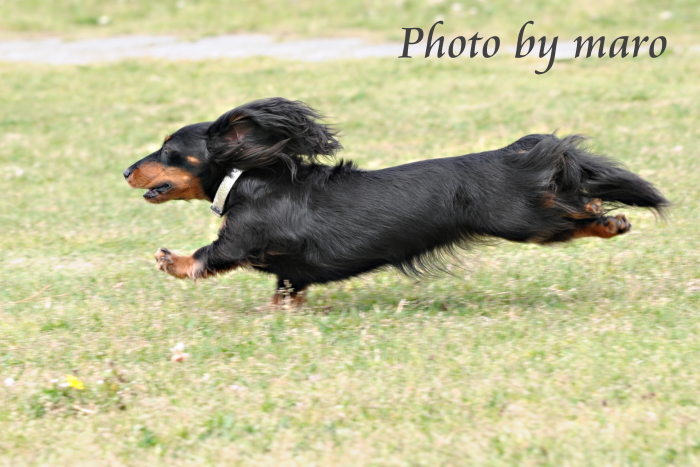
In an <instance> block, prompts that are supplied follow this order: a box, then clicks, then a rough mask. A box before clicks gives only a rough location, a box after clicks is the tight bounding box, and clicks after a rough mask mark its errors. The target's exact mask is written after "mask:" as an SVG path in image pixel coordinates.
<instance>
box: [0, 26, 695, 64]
mask: <svg viewBox="0 0 700 467" xmlns="http://www.w3.org/2000/svg"><path fill="white" fill-rule="evenodd" d="M691 49H692V50H695V49H698V51H700V46H697V47H691ZM434 50H435V52H436V51H437V50H436V49H434ZM538 51H539V44H538V45H537V47H535V49H534V50H533V52H532V53H531V54H530V55H531V56H533V57H534V56H535V55H536V54H537V52H538ZM402 52H403V44H402V43H398V42H395V43H385V44H369V43H367V42H365V41H363V40H362V39H354V38H341V39H308V40H297V41H289V42H279V41H276V40H275V39H274V38H273V37H272V36H267V35H264V34H239V35H229V36H217V37H207V38H204V39H200V40H197V41H191V42H188V41H183V40H182V39H179V38H177V37H174V36H122V37H108V38H101V39H88V40H82V41H72V42H69V41H63V40H61V39H45V40H34V41H9V42H0V61H17V62H38V63H50V64H54V65H69V64H87V63H95V62H106V61H116V60H122V59H131V58H141V57H149V58H157V59H167V60H205V59H216V58H244V57H274V58H282V59H289V60H303V61H310V62H315V61H321V60H334V59H361V58H367V57H388V58H397V57H398V56H399V55H401V54H402ZM435 52H434V53H435ZM514 52H515V47H513V46H504V47H501V50H500V51H499V52H498V55H500V56H504V55H505V56H510V57H513V56H514ZM644 52H646V49H644ZM424 53H425V41H423V42H422V43H421V44H417V45H413V46H411V49H410V54H411V55H412V56H413V57H414V58H420V57H422V56H423V54H424ZM575 54H576V47H575V44H574V43H573V42H567V41H560V42H559V43H558V44H557V50H556V57H555V58H556V60H570V59H573V58H575ZM461 58H462V59H465V58H466V59H468V55H463V56H462V57H461ZM548 59H549V58H548V57H545V58H542V59H539V60H544V61H548ZM442 60H452V59H449V58H447V57H446V56H445V57H443V58H442Z"/></svg>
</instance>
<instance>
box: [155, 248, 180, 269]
mask: <svg viewBox="0 0 700 467" xmlns="http://www.w3.org/2000/svg"><path fill="white" fill-rule="evenodd" d="M173 256H175V255H174V254H173V252H172V251H170V250H168V249H167V248H158V251H156V254H155V258H156V269H160V270H161V271H165V272H167V273H168V274H172V273H171V272H170V271H171V270H172V267H173V264H175V262H174V261H173Z"/></svg>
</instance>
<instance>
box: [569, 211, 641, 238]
mask: <svg viewBox="0 0 700 467" xmlns="http://www.w3.org/2000/svg"><path fill="white" fill-rule="evenodd" d="M631 228H632V224H630V223H629V221H628V220H627V217H626V216H625V215H624V214H618V215H616V216H615V217H613V216H601V217H599V218H597V219H595V220H593V221H592V222H586V223H585V224H583V225H581V226H580V227H579V228H577V229H576V230H575V231H574V232H573V235H572V236H571V238H583V237H600V238H611V237H615V236H617V235H622V234H624V233H627V232H629V231H630V229H631Z"/></svg>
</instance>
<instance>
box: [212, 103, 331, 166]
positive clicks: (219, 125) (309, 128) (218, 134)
mask: <svg viewBox="0 0 700 467" xmlns="http://www.w3.org/2000/svg"><path fill="white" fill-rule="evenodd" d="M321 118H322V116H321V115H320V114H319V113H318V112H317V111H315V110H314V109H312V108H311V107H309V106H308V105H306V104H304V103H303V102H299V101H289V100H287V99H283V98H281V97H273V98H270V99H262V100H258V101H253V102H249V103H248V104H245V105H242V106H240V107H237V108H235V109H233V110H230V111H229V112H226V113H225V114H223V115H222V116H221V117H219V118H218V119H217V120H216V121H215V122H214V123H212V125H211V126H210V127H209V131H208V140H207V150H208V151H209V155H210V158H211V160H212V161H213V162H215V163H219V164H220V165H223V166H226V167H227V168H237V169H241V170H247V169H251V168H255V167H265V166H268V165H271V164H274V163H276V162H277V161H279V160H283V161H285V162H286V163H287V164H288V165H289V166H290V168H292V170H294V169H295V167H296V165H297V164H299V163H300V162H302V161H303V160H306V161H309V162H313V161H316V159H317V158H318V157H319V156H333V155H334V154H335V152H336V151H338V150H339V149H341V148H342V146H341V145H340V143H339V142H338V140H337V139H336V132H335V131H334V130H333V129H332V128H331V127H329V126H328V125H326V124H323V123H319V122H317V121H316V120H319V119H321Z"/></svg>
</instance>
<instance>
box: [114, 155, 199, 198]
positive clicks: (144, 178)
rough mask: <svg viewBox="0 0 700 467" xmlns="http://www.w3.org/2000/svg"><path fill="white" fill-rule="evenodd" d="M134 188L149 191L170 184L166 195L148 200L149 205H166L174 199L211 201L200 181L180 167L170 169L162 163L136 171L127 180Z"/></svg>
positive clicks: (147, 163)
mask: <svg viewBox="0 0 700 467" xmlns="http://www.w3.org/2000/svg"><path fill="white" fill-rule="evenodd" d="M126 181H127V183H129V185H130V186H131V187H132V188H145V189H147V190H150V189H153V188H156V187H158V186H161V185H164V184H166V183H169V184H171V185H172V188H170V189H169V190H168V191H166V192H165V193H161V194H159V195H157V196H156V197H154V198H151V199H147V200H146V201H148V202H149V203H154V204H158V203H164V202H166V201H170V200H173V199H182V200H190V199H204V200H209V201H211V200H210V199H209V198H207V195H206V194H204V189H203V188H202V185H201V183H200V182H199V179H198V178H197V177H195V176H194V175H193V174H191V173H190V172H188V171H187V170H185V169H183V168H180V167H168V166H166V165H163V164H161V163H160V162H146V163H143V164H141V165H139V166H138V167H136V169H134V171H133V172H132V173H131V175H130V176H129V178H128V179H127V180H126Z"/></svg>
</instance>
